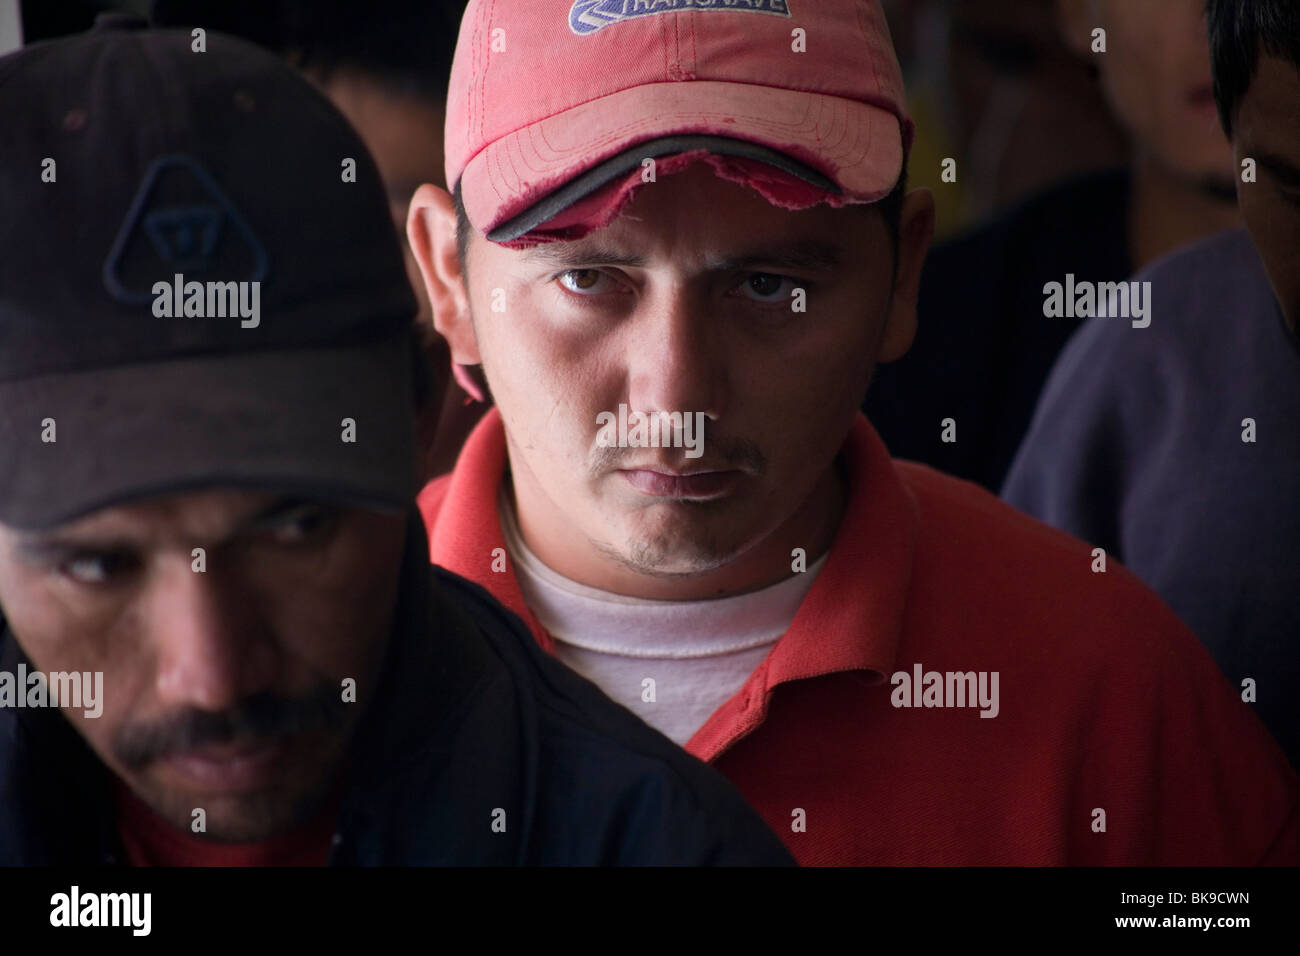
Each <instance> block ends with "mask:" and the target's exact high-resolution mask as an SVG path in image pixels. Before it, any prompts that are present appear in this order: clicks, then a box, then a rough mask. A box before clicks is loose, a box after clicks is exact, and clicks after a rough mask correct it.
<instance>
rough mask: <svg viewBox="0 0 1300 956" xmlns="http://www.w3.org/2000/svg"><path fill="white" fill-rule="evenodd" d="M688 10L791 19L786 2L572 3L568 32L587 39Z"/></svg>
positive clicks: (671, 0)
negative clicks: (637, 21) (638, 20)
mask: <svg viewBox="0 0 1300 956" xmlns="http://www.w3.org/2000/svg"><path fill="white" fill-rule="evenodd" d="M687 10H730V11H734V12H736V13H768V14H774V15H776V16H779V17H789V16H790V4H789V0H575V2H574V4H573V8H572V9H571V10H569V29H570V30H572V31H573V32H574V33H576V34H578V36H588V35H589V34H592V33H595V32H596V31H597V30H600V29H603V28H604V27H607V26H609V25H610V24H611V23H622V22H623V21H624V20H633V19H635V18H637V17H649V16H654V15H655V14H656V13H682V12H685V11H687Z"/></svg>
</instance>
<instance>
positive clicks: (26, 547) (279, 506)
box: [14, 496, 334, 566]
mask: <svg viewBox="0 0 1300 956" xmlns="http://www.w3.org/2000/svg"><path fill="white" fill-rule="evenodd" d="M313 505H319V506H320V507H323V508H332V507H334V506H333V505H331V504H330V503H328V502H324V501H319V502H318V501H316V500H314V499H311V498H295V497H288V496H286V497H283V498H277V499H276V500H274V501H272V502H271V503H270V504H268V505H267V506H266V507H264V508H261V509H259V510H258V511H255V512H254V513H253V514H251V515H249V516H248V517H247V518H244V519H242V520H241V521H240V522H239V524H238V525H237V526H236V527H235V529H234V531H233V534H234V535H239V534H246V533H248V532H254V531H258V530H261V529H263V528H266V527H267V526H269V525H272V524H274V523H275V522H276V521H277V520H278V519H280V518H282V517H284V516H285V515H286V514H290V513H292V512H293V511H296V510H297V509H299V508H302V507H304V506H313ZM139 547H140V544H139V542H138V541H133V540H131V539H129V538H124V537H122V536H121V535H120V534H117V533H114V532H106V533H103V534H100V535H97V534H95V533H94V532H86V534H85V537H80V536H77V535H76V533H75V532H74V533H73V535H72V536H69V535H68V534H67V533H66V532H59V531H52V532H31V533H25V534H19V535H18V536H16V538H15V540H14V552H15V553H16V555H17V556H18V558H19V560H21V561H22V562H23V563H24V564H28V565H38V566H49V565H52V564H61V563H63V562H64V561H68V560H69V559H71V558H74V557H76V556H77V555H79V554H85V553H87V552H93V553H131V552H135V551H136V550H137V549H138V548H139Z"/></svg>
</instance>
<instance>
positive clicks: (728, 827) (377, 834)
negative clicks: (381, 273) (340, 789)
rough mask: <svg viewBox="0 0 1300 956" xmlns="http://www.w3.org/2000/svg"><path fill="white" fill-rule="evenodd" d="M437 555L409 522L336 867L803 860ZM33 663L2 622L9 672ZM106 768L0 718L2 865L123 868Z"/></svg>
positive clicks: (343, 812) (47, 721) (60, 721)
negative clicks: (497, 828)
mask: <svg viewBox="0 0 1300 956" xmlns="http://www.w3.org/2000/svg"><path fill="white" fill-rule="evenodd" d="M427 555H428V545H427V542H426V538H425V535H424V530H423V525H422V524H421V523H420V521H419V519H418V517H414V518H413V519H412V523H411V530H410V534H409V536H408V542H407V554H406V560H405V563H404V569H403V583H402V589H401V598H400V601H399V607H398V611H397V621H398V624H397V625H396V627H395V630H394V634H393V639H392V642H391V644H390V647H389V650H388V656H387V659H386V661H385V664H384V671H383V674H382V676H381V678H380V683H379V685H378V686H377V688H376V691H375V693H374V700H373V703H372V704H371V705H370V708H369V710H368V712H367V713H366V714H365V715H364V716H363V717H362V721H361V724H360V726H359V727H358V731H357V737H356V740H355V744H354V750H353V754H352V760H351V763H350V765H349V770H348V776H347V781H346V785H345V796H344V798H343V802H342V805H341V808H340V811H339V820H338V824H337V826H336V831H335V832H336V835H335V838H334V848H333V850H332V852H331V854H330V865H335V866H348V865H454V864H486V865H518V864H524V865H529V864H596V865H604V864H650V865H708V864H789V863H792V862H793V861H792V860H791V858H790V856H789V854H788V853H787V852H786V850H785V848H784V847H783V846H782V845H781V843H780V841H779V840H778V839H777V838H776V836H775V835H774V834H773V833H772V831H771V830H769V829H768V828H767V826H766V825H765V824H764V823H763V822H762V821H761V820H760V819H759V817H758V816H757V814H755V813H754V811H753V810H751V809H750V808H749V806H748V805H747V804H746V803H745V802H744V800H743V799H742V798H741V796H740V795H739V794H738V793H737V792H736V791H735V790H734V789H733V788H732V787H731V785H730V784H729V783H727V781H726V780H725V779H724V778H723V777H722V776H721V775H720V774H719V773H717V772H716V771H714V770H713V769H712V768H710V767H708V766H706V765H705V764H703V763H701V762H700V761H699V760H697V759H695V758H694V757H692V756H690V755H689V754H687V753H686V752H685V751H683V750H681V749H679V748H678V747H676V746H675V745H674V744H673V743H672V742H671V741H669V740H668V739H667V738H666V737H663V736H662V735H660V734H659V733H658V732H656V731H654V730H652V729H651V728H650V727H649V726H647V725H646V724H644V723H643V722H642V721H641V720H640V719H639V718H637V717H636V716H634V715H633V714H632V713H631V712H629V711H627V710H625V709H623V708H622V707H620V706H619V705H617V704H615V703H613V702H612V701H610V700H609V699H608V698H606V697H605V696H604V695H603V694H602V693H601V692H600V691H599V690H598V689H597V688H596V687H595V686H594V685H593V684H590V683H588V682H587V681H586V680H584V679H582V678H581V677H579V676H578V675H576V674H575V673H573V672H571V671H569V670H568V669H567V668H565V667H564V666H563V665H561V664H560V663H558V662H557V661H555V660H553V659H551V658H549V657H547V656H546V655H545V654H544V653H542V651H541V650H540V649H539V648H538V647H537V646H536V643H535V642H534V641H533V639H532V637H531V636H530V635H529V634H528V631H527V630H526V629H525V627H524V626H523V623H522V622H521V621H520V620H519V619H518V618H517V617H515V616H514V615H513V614H511V613H510V612H509V611H507V610H506V609H505V608H503V607H502V606H501V605H499V604H498V603H497V602H496V601H495V600H494V599H493V598H491V597H490V596H489V595H488V594H487V592H486V591H484V590H483V589H481V588H479V587H478V586H477V585H474V584H471V583H470V582H468V581H466V580H464V579H463V578H460V577H458V576H456V575H454V574H451V573H450V572H448V571H444V570H442V569H441V568H430V566H429V565H428V563H427V562H428V558H427ZM20 660H23V657H22V652H21V649H20V648H19V647H18V645H17V642H16V641H15V639H14V636H13V634H12V633H11V632H10V631H9V630H8V629H7V627H5V626H4V620H3V618H2V617H0V667H2V668H3V669H5V670H8V671H10V672H11V673H12V672H14V670H15V668H16V666H17V663H18V662H19V661H20ZM109 773H110V772H109V771H108V770H107V768H106V767H105V766H104V765H103V764H102V763H101V762H100V761H99V760H98V758H97V757H96V756H95V755H94V753H93V751H92V750H91V749H90V748H89V746H88V745H87V744H86V743H85V742H84V741H83V739H82V738H81V736H80V735H79V734H78V733H77V732H76V730H75V729H73V727H72V725H71V724H70V723H69V722H68V721H67V720H65V719H64V717H63V715H62V714H60V713H58V712H57V711H55V710H53V709H26V708H23V709H17V708H0V865H33V864H37V865H39V864H62V865H75V864H86V863H92V864H93V863H106V864H114V863H118V862H120V861H122V860H123V859H124V854H123V852H122V849H121V846H120V843H119V841H118V837H117V832H116V820H115V813H114V801H113V798H112V789H111V787H110V783H111V779H110V777H109ZM498 808H500V809H503V810H505V822H506V830H505V832H504V833H500V832H493V828H492V820H493V813H494V811H495V810H497V809H498ZM498 816H499V815H498Z"/></svg>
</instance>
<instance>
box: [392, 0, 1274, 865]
mask: <svg viewBox="0 0 1300 956" xmlns="http://www.w3.org/2000/svg"><path fill="white" fill-rule="evenodd" d="M910 138H911V124H910V121H909V120H908V118H907V114H906V110H905V106H904V102H903V91H902V84H901V80H900V77H899V69H898V64H897V62H896V60H895V57H894V54H893V51H892V47H891V43H890V39H889V34H888V31H887V28H886V25H885V21H884V18H883V16H882V14H881V11H880V9H879V6H878V4H877V3H875V2H874V0H818V2H816V3H811V2H802V3H801V2H799V0H748V2H744V0H732V2H725V0H664V2H654V3H650V2H631V0H626V2H625V0H578V2H576V3H574V2H570V0H540V2H535V3H529V4H500V3H489V2H483V0H475V2H472V3H471V4H470V5H469V9H468V11H467V13H466V15H465V18H464V21H463V22H462V25H461V32H460V38H459V46H458V49H457V54H456V60H455V65H454V67H453V74H452V78H451V95H450V99H449V102H448V122H447V134H446V139H447V150H446V153H447V182H448V183H449V184H451V187H452V189H453V194H450V195H449V194H448V193H447V192H446V191H445V190H441V189H438V188H436V187H433V186H424V187H421V189H420V190H419V191H417V193H416V195H415V198H414V201H413V203H412V207H411V212H410V216H409V220H408V234H409V236H410V238H411V242H412V246H413V248H414V251H415V254H416V257H417V259H418V261H419V263H420V266H421V270H422V272H423V275H424V279H425V283H426V286H427V288H428V291H429V295H430V299H431V302H432V304H433V309H434V314H435V321H436V324H437V326H438V329H439V331H440V332H441V333H442V334H443V335H444V336H445V337H446V338H447V340H448V342H449V343H450V345H451V348H452V354H453V359H454V361H456V362H458V363H461V364H465V365H470V364H480V363H481V364H482V366H483V371H484V374H485V376H486V380H487V382H488V385H489V387H490V389H491V392H492V396H493V398H494V400H495V403H496V409H495V410H494V411H493V412H492V413H490V414H489V415H488V416H487V417H486V418H485V419H484V420H483V422H482V424H481V425H480V426H479V428H478V429H477V430H476V432H475V433H474V434H473V435H472V436H471V438H470V440H469V442H468V443H467V445H466V447H465V450H464V451H463V453H462V455H461V457H460V460H459V462H458V463H457V466H456V469H455V471H454V472H453V473H452V474H451V475H450V476H449V477H447V478H444V479H440V480H439V481H437V482H435V483H434V484H432V485H430V486H428V487H427V488H426V489H425V491H424V492H423V493H422V495H421V502H420V503H421V509H422V511H423V514H424V517H425V521H426V523H427V524H428V526H429V528H430V547H431V554H432V558H433V560H434V561H435V562H436V563H438V564H441V565H444V566H445V567H447V568H449V569H451V570H453V571H455V572H457V573H459V574H461V575H464V576H465V577H467V578H469V579H471V580H474V581H476V582H478V583H479V584H481V585H483V586H484V587H485V588H487V589H489V590H490V591H491V592H492V593H493V594H494V595H495V596H496V597H497V598H498V599H499V600H501V601H502V602H503V603H505V604H506V605H507V606H509V607H510V608H512V609H513V610H515V611H516V612H518V613H519V614H520V615H521V616H523V617H524V619H525V620H526V621H527V622H528V624H529V626H530V628H531V629H532V631H533V634H534V636H535V637H536V639H537V640H538V642H539V643H540V644H541V645H542V647H544V648H545V649H546V650H547V651H549V652H551V653H553V654H555V655H557V656H558V657H559V658H560V659H561V660H563V661H565V662H566V663H568V664H569V665H570V666H571V667H573V668H574V669H575V670H577V671H579V672H580V673H582V674H583V675H585V676H587V677H588V678H590V679H591V680H593V681H594V682H595V683H597V684H598V685H599V686H600V687H601V688H602V689H603V690H604V691H605V692H606V693H607V694H609V695H610V696H611V697H613V698H614V699H615V700H617V701H619V702H620V703H622V704H624V705H625V706H626V707H628V708H629V709H631V710H632V711H633V712H634V713H636V714H637V715H639V716H640V717H642V718H643V719H644V720H645V721H647V722H648V723H650V724H651V725H653V726H655V727H656V728H658V729H660V730H662V731H663V732H664V733H665V734H667V735H668V736H669V737H671V738H673V739H674V740H676V741H677V742H679V743H682V744H684V745H685V746H686V748H687V749H688V750H689V751H690V752H692V753H694V754H696V755H697V756H699V757H701V758H703V759H705V760H707V761H710V762H712V763H713V764H714V765H716V766H717V767H718V768H719V769H721V770H722V771H723V772H724V773H725V774H726V775H727V776H729V777H730V778H731V780H732V781H733V782H735V783H736V784H737V785H738V786H739V787H740V789H741V791H742V792H743V793H744V794H745V795H746V796H747V797H748V798H749V800H750V801H751V802H752V803H753V805H754V806H755V807H756V808H757V809H758V810H759V812H760V814H761V815H762V816H763V817H764V818H765V819H766V820H767V821H768V823H769V824H771V825H772V826H773V827H774V829H776V830H777V832H778V833H780V834H782V836H783V837H784V839H785V841H786V843H787V845H788V846H789V848H790V849H791V851H792V852H793V853H794V855H795V856H796V858H797V859H798V860H800V861H801V862H803V863H807V864H867V863H879V864H1054V863H1055V864H1059V863H1068V864H1121V863H1123V864H1134V863H1138V864H1142V863H1145V864H1216V863H1217V864H1256V863H1262V862H1283V861H1285V862H1294V861H1295V860H1296V858H1297V823H1298V817H1297V812H1298V811H1297V807H1298V805H1300V804H1298V788H1297V781H1296V777H1295V775H1294V773H1293V772H1292V771H1291V770H1290V769H1289V767H1288V766H1287V764H1286V761H1285V758H1284V757H1283V756H1282V754H1281V752H1280V750H1279V749H1278V747H1277V745H1276V744H1275V743H1274V741H1273V740H1272V739H1271V738H1270V737H1269V736H1268V734H1267V732H1266V731H1265V730H1264V729H1263V727H1262V725H1261V724H1260V723H1259V721H1258V720H1257V719H1256V717H1255V716H1254V715H1253V714H1252V713H1250V711H1249V708H1248V706H1247V705H1246V704H1244V703H1243V702H1242V701H1241V700H1239V699H1238V698H1237V696H1236V693H1235V692H1234V689H1233V688H1232V687H1231V686H1230V685H1229V684H1227V682H1226V681H1225V680H1224V678H1223V677H1222V676H1221V675H1220V674H1219V672H1218V671H1217V670H1216V669H1215V666H1214V664H1213V662H1212V661H1211V659H1210V658H1209V657H1208V656H1207V655H1206V653H1205V651H1204V650H1203V649H1202V648H1201V647H1200V645H1199V644H1198V643H1197V641H1196V639H1195V638H1194V637H1193V636H1192V635H1191V634H1190V632H1188V631H1187V629H1186V628H1185V627H1184V626H1183V625H1182V624H1180V623H1179V622H1178V620H1177V619H1176V618H1175V617H1174V616H1173V614H1172V613H1171V612H1170V611H1169V610H1168V609H1167V608H1166V607H1165V606H1164V605H1163V604H1162V603H1161V602H1160V601H1159V599H1158V598H1157V597H1156V596H1155V595H1154V594H1152V593H1151V592H1150V591H1148V590H1147V589H1146V588H1144V587H1143V586H1142V585H1141V584H1140V583H1138V582H1137V581H1136V579H1134V578H1133V577H1132V576H1131V575H1130V574H1129V573H1128V572H1126V571H1125V570H1124V569H1123V568H1121V567H1119V566H1116V565H1114V564H1113V563H1112V564H1111V565H1110V566H1109V567H1108V566H1107V564H1106V560H1105V555H1104V554H1098V553H1096V552H1093V551H1090V549H1089V548H1088V547H1087V546H1086V545H1084V544H1083V543H1082V542H1079V541H1077V540H1075V539H1073V538H1070V537H1068V536H1067V535H1064V534H1061V533H1059V532H1056V531H1053V530H1052V529H1050V528H1048V527H1046V526H1045V525H1042V524H1040V523H1038V522H1036V521H1033V520H1031V519H1029V518H1027V517H1025V516H1023V515H1021V514H1019V513H1018V512H1015V511H1013V510H1012V509H1010V508H1008V507H1006V506H1005V505H1003V504H1001V503H999V502H998V501H997V500H996V499H994V498H993V497H992V496H991V495H988V494H986V493H985V492H983V491H982V490H980V489H978V488H976V487H975V486H973V485H969V484H966V483H964V482H958V481H955V480H953V479H949V478H945V477H944V476H941V475H939V474H937V473H935V472H933V471H931V470H929V469H927V468H924V467H921V466H917V465H911V464H907V463H902V462H896V461H892V460H891V459H890V457H889V455H888V453H887V451H886V449H885V448H884V446H883V444H882V443H881V441H880V439H879V438H878V437H877V435H876V433H875V432H874V430H873V429H872V427H871V425H870V424H869V423H868V422H867V421H866V419H865V418H863V417H862V416H861V415H860V414H859V413H858V408H859V406H860V404H861V400H862V396H863V393H864V392H865V390H866V388H867V384H868V382H869V380H870V377H871V373H872V370H873V368H874V366H875V364H876V363H877V362H878V361H889V360H891V359H894V358H897V357H899V356H900V355H902V354H903V353H904V352H905V351H906V349H907V348H908V345H909V344H910V342H911V339H912V336H913V332H914V325H915V303H916V296H917V284H918V275H919V271H920V266H921V263H922V260H923V258H924V256H925V252H926V248H927V246H928V244H929V240H930V235H931V232H932V223H933V212H932V205H931V200H930V197H929V195H928V194H926V193H924V192H913V193H908V194H906V195H905V194H904V192H903V181H904V167H905V157H906V152H907V147H908V144H909V141H910Z"/></svg>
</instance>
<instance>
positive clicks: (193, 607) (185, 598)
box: [145, 560, 275, 711]
mask: <svg viewBox="0 0 1300 956" xmlns="http://www.w3.org/2000/svg"><path fill="white" fill-rule="evenodd" d="M145 603H146V606H145V615H146V622H145V627H146V629H147V632H148V635H149V639H150V640H151V642H152V645H153V647H154V648H155V653H156V661H157V664H156V675H157V676H156V692H157V694H158V696H159V702H160V704H161V705H163V706H164V707H177V708H196V709H199V710H208V711H219V710H225V709H228V708H230V707H232V706H234V705H235V704H237V703H238V702H239V701H241V700H243V699H244V698H246V697H248V696H249V695H250V694H253V693H256V692H258V691H261V690H265V689H267V688H268V687H269V686H270V684H271V681H272V675H273V668H274V654H275V650H274V645H273V642H272V641H271V640H270V639H269V635H268V634H267V633H266V631H265V629H264V628H263V627H261V626H260V625H259V622H258V614H257V607H256V603H255V602H253V601H252V600H251V599H250V598H249V597H248V595H246V594H244V593H242V591H241V589H240V588H239V587H238V586H237V584H236V582H235V581H233V580H232V576H231V575H228V574H225V573H223V571H222V570H221V569H220V568H215V569H212V568H210V569H209V570H205V571H195V570H193V566H192V564H190V563H187V562H185V561H183V560H178V561H176V562H174V563H173V564H171V565H170V566H169V567H167V568H166V570H165V571H162V572H160V573H159V574H158V575H157V576H156V578H155V580H154V581H153V582H152V583H151V590H150V592H149V594H148V596H147V597H146V599H145Z"/></svg>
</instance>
